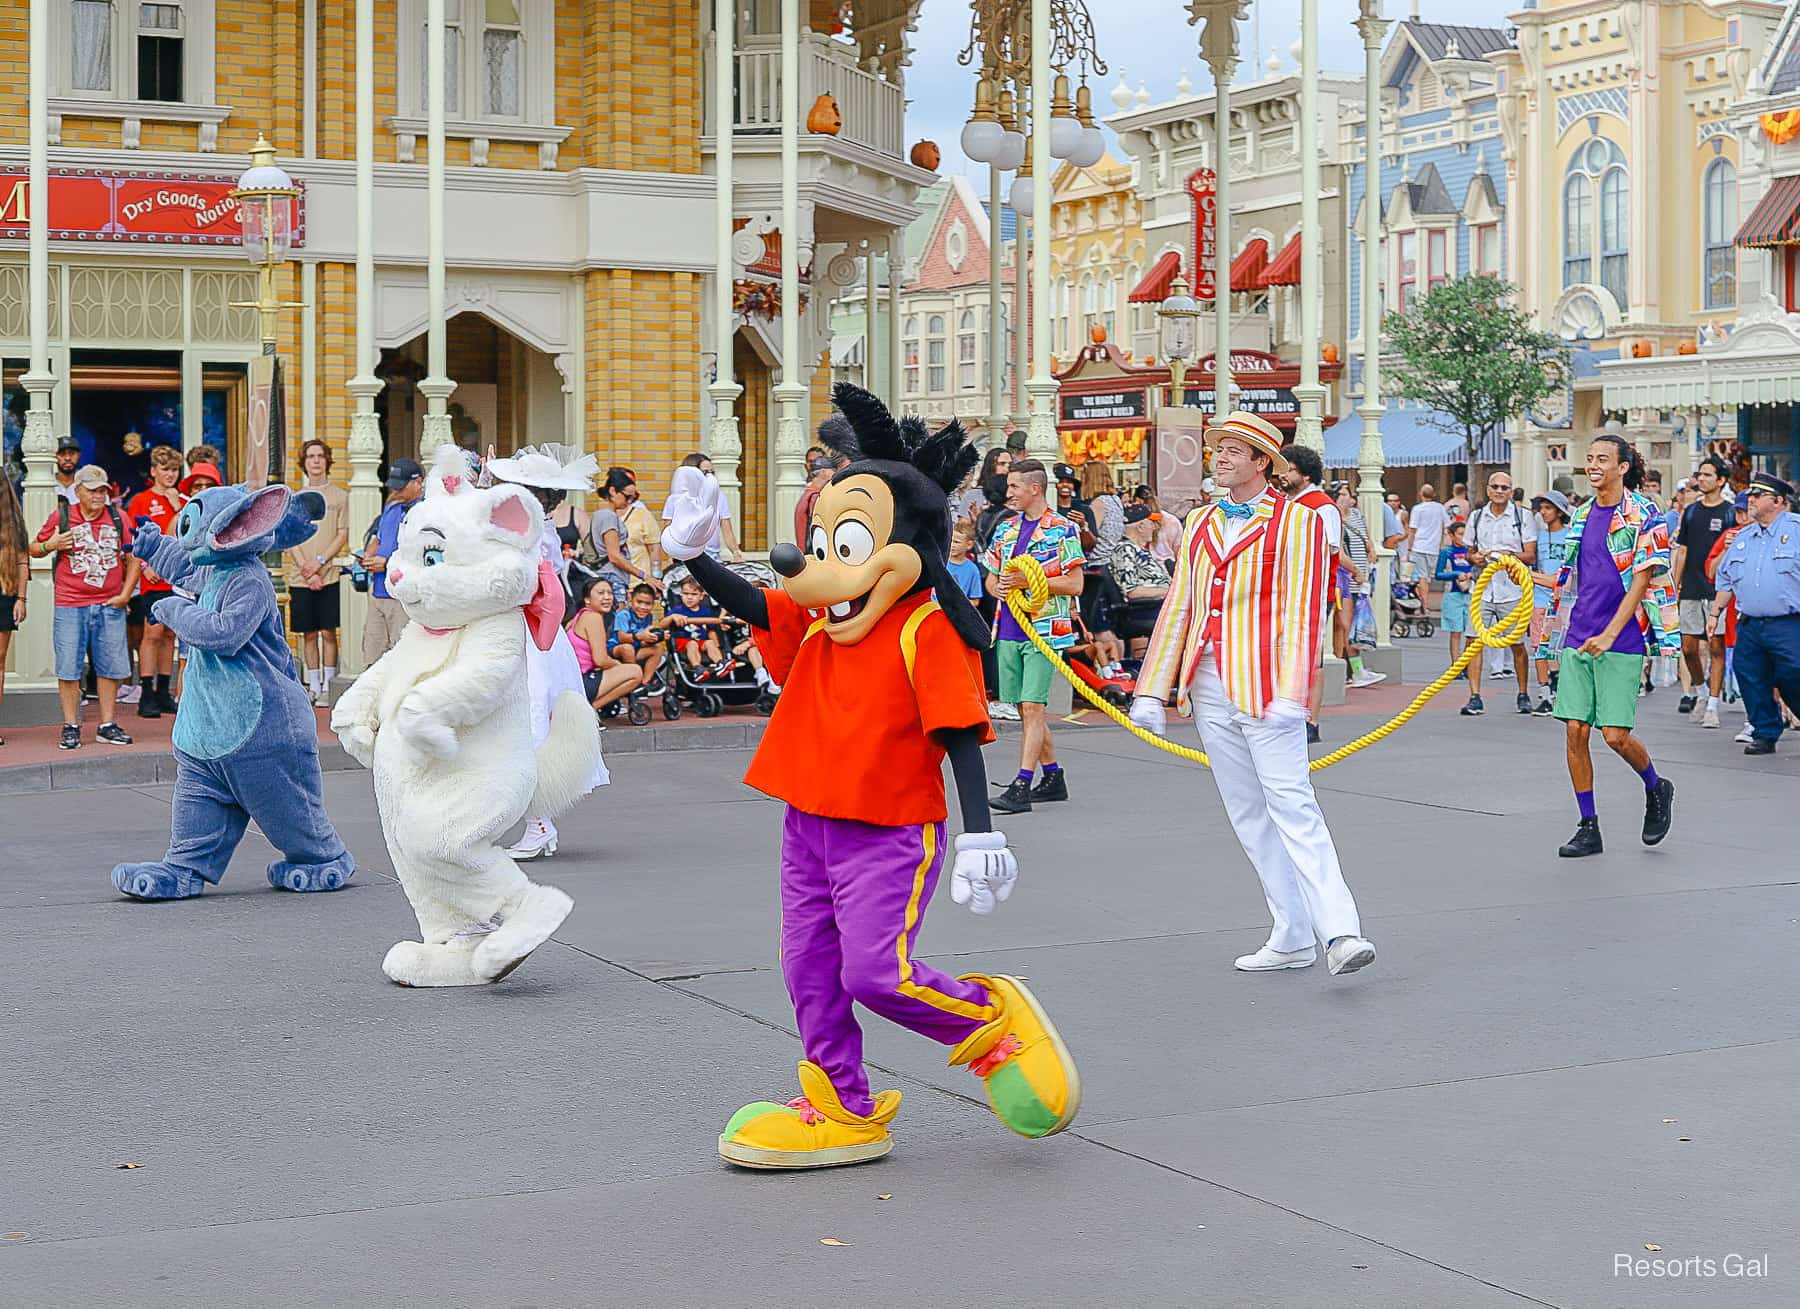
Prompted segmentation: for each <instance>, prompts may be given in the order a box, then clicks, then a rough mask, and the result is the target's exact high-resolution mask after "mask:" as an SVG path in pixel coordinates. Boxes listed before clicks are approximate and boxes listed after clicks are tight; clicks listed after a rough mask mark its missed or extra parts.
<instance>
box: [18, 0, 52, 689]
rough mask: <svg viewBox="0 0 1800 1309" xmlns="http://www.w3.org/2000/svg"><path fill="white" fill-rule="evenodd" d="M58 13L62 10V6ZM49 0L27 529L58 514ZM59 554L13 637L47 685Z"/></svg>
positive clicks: (34, 82) (32, 205)
mask: <svg viewBox="0 0 1800 1309" xmlns="http://www.w3.org/2000/svg"><path fill="white" fill-rule="evenodd" d="M59 8H60V6H59ZM49 11H50V0H31V10H30V30H29V32H28V33H27V38H26V39H27V45H28V46H29V64H30V72H29V74H28V79H29V88H28V95H29V99H30V107H29V109H28V110H27V113H26V117H27V120H28V124H27V130H28V132H29V134H30V137H31V145H30V151H31V159H30V163H29V165H28V167H29V176H28V178H27V179H26V184H25V185H26V192H25V196H26V205H27V207H28V217H27V221H28V223H29V227H30V231H29V245H28V256H27V257H28V259H29V261H30V262H29V265H28V269H27V283H28V291H27V294H28V296H29V297H30V300H31V305H30V309H29V314H30V319H31V326H30V331H31V359H30V364H29V367H28V368H27V369H26V371H25V374H24V376H22V377H20V378H19V385H21V386H23V387H24V388H25V392H26V394H27V395H28V396H29V397H30V408H28V409H27V410H26V411H25V439H24V444H23V447H22V451H21V453H23V455H24V457H25V525H26V528H27V529H28V530H30V531H36V529H37V525H38V524H39V523H41V522H43V521H44V520H45V519H47V518H49V517H50V515H51V514H52V513H54V512H55V510H56V476H55V473H54V472H53V470H54V469H55V467H56V429H55V418H54V415H53V414H52V413H51V410H50V396H51V394H52V393H53V392H54V391H55V390H56V374H54V373H52V372H51V371H50V205H49V194H50V118H49V99H48V96H49V93H50V23H49V18H50V12H49ZM55 562H56V561H55V558H54V556H52V557H48V558H44V559H34V560H32V561H31V585H30V587H29V588H28V590H27V594H26V606H27V608H28V609H29V610H30V612H31V618H32V621H30V622H27V623H26V624H25V625H24V626H23V627H22V628H20V630H19V634H18V635H17V636H16V637H15V638H14V642H15V644H16V646H17V653H16V655H15V657H16V659H17V660H18V665H17V667H18V670H19V675H20V678H21V680H26V681H34V680H48V679H49V678H50V676H51V674H52V672H53V671H54V662H55V661H54V658H53V656H52V651H51V644H50V625H51V624H50V619H51V609H52V598H51V578H50V569H51V565H52V564H54V563H55Z"/></svg>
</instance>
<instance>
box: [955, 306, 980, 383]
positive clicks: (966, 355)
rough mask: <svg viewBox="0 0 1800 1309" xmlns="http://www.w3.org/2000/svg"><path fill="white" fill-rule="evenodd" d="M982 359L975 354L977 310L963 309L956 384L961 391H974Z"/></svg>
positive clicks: (958, 336) (957, 343)
mask: <svg viewBox="0 0 1800 1309" xmlns="http://www.w3.org/2000/svg"><path fill="white" fill-rule="evenodd" d="M980 366H981V365H980V360H979V359H978V358H977V357H976V354H975V311H974V310H973V309H965V310H963V313H962V317H961V318H960V319H959V320H958V321H957V326H956V385H957V389H958V390H960V391H974V390H975V389H976V386H977V381H978V379H977V377H976V372H977V370H978V369H979V368H980Z"/></svg>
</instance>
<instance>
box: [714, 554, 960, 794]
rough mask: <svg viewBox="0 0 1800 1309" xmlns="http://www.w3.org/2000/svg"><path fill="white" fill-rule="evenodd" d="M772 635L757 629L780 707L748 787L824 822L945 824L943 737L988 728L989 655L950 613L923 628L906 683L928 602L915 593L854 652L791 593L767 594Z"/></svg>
mask: <svg viewBox="0 0 1800 1309" xmlns="http://www.w3.org/2000/svg"><path fill="white" fill-rule="evenodd" d="M763 595H764V597H765V598H766V599H767V600H768V603H769V630H768V631H763V630H762V629H761V628H757V629H755V636H756V644H757V647H758V648H759V649H760V650H761V651H762V652H763V657H764V658H765V659H767V660H768V664H769V676H770V677H772V678H774V679H775V680H776V681H777V682H778V683H780V684H781V699H780V700H779V701H778V702H777V703H776V706H775V714H774V716H773V717H772V718H770V719H769V726H768V730H767V731H765V732H764V733H763V739H762V744H761V745H760V746H758V747H757V751H756V757H755V758H754V759H752V760H751V761H750V771H749V772H748V773H747V774H745V776H744V781H745V782H746V783H748V784H749V785H751V786H754V787H755V788H756V789H757V790H759V791H761V792H763V793H764V794H765V795H770V796H773V797H774V798H775V799H777V800H785V801H786V802H787V803H788V804H790V805H792V806H793V807H794V808H796V809H799V810H801V811H803V812H805V813H809V814H813V815H816V816H817V817H820V818H847V819H852V820H854V821H857V822H864V823H876V824H879V825H881V826H883V827H904V826H910V825H912V824H914V823H938V822H942V821H943V820H944V818H945V816H946V813H947V810H946V808H945V804H944V748H943V746H942V745H940V744H939V742H938V739H937V737H936V735H934V734H935V733H937V732H943V731H949V730H953V729H956V728H960V727H976V728H980V729H981V740H982V744H984V745H985V744H986V743H987V742H989V741H992V740H993V739H994V729H993V725H992V724H991V723H989V722H988V714H987V693H986V691H985V690H984V689H983V685H982V679H981V656H980V655H979V654H978V653H977V652H975V651H974V650H971V649H970V648H969V647H968V646H967V645H965V644H964V643H963V639H962V637H960V636H958V635H957V634H956V629H955V628H954V627H953V626H951V624H950V620H949V619H948V618H946V617H944V615H943V614H941V613H933V614H930V615H928V616H927V617H926V618H925V619H924V621H922V622H921V623H920V624H919V627H918V630H917V633H916V636H917V638H918V654H917V657H916V658H915V659H914V661H913V675H912V678H911V680H910V681H909V680H908V678H907V674H906V659H905V656H904V655H903V654H902V653H901V649H900V636H901V630H902V629H903V628H904V627H905V626H906V620H907V617H908V615H910V614H911V613H912V612H913V611H914V610H915V609H917V608H918V607H919V606H920V605H922V604H925V603H926V602H927V601H928V600H929V599H930V596H929V595H928V594H926V593H924V592H921V593H920V594H918V595H914V596H908V597H907V598H906V599H904V600H902V601H901V602H900V603H899V604H897V605H895V606H894V607H893V608H892V609H890V610H889V611H888V612H887V613H886V614H884V615H883V616H882V619H881V621H880V622H878V623H876V624H875V626H874V628H873V629H872V630H871V631H870V632H869V634H868V635H867V636H865V637H864V638H863V639H862V640H861V641H858V642H857V643H856V644H855V645H839V644H838V643H837V642H835V641H833V640H832V639H831V638H830V637H828V636H826V635H825V633H824V632H822V631H821V632H818V633H816V634H814V636H813V637H812V638H811V639H810V640H808V639H807V637H806V632H807V629H808V628H809V627H810V626H811V624H812V615H810V614H809V613H808V612H807V611H806V610H805V609H802V608H801V607H800V606H799V605H798V604H796V603H795V602H794V600H793V599H792V598H791V597H790V596H789V595H788V594H787V592H785V591H781V590H770V591H764V592H763Z"/></svg>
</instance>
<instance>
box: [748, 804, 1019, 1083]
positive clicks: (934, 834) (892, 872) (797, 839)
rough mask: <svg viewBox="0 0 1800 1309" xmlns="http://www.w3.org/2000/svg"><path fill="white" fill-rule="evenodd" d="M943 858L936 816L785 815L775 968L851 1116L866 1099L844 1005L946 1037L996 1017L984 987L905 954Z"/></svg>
mask: <svg viewBox="0 0 1800 1309" xmlns="http://www.w3.org/2000/svg"><path fill="white" fill-rule="evenodd" d="M943 864H944V825H943V824H942V823H932V824H927V825H923V826H917V827H878V826H876V825H874V824H873V823H857V822H851V821H849V820H848V819H843V818H819V817H816V816H814V815H813V814H808V813H803V812H801V811H800V810H798V809H794V808H792V807H790V808H789V809H788V811H787V819H786V821H785V822H784V823H783V825H782V829H781V973H782V976H783V977H784V978H786V979H787V988H788V994H789V995H790V996H791V997H793V1001H794V1021H795V1022H796V1023H797V1024H798V1025H799V1028H800V1043H801V1046H802V1048H803V1049H804V1050H805V1051H806V1057H807V1058H808V1059H810V1060H811V1061H812V1062H813V1063H815V1064H817V1065H819V1067H821V1068H823V1069H824V1070H825V1072H826V1075H827V1076H829V1077H830V1078H831V1084H832V1086H833V1087H835V1088H836V1089H837V1093H838V1096H839V1098H840V1099H841V1100H842V1101H843V1103H844V1107H845V1108H846V1109H848V1110H849V1111H850V1112H851V1113H855V1114H866V1113H868V1112H869V1111H870V1110H871V1109H873V1108H874V1106H875V1102H874V1100H873V1099H872V1098H871V1097H870V1095H869V1078H868V1075H867V1074H866V1073H865V1072H864V1071H863V1042H862V1028H860V1027H859V1026H857V1023H856V1015H855V1013H854V1012H853V1011H852V1009H851V1004H852V1002H855V1003H857V1004H860V1005H862V1007H863V1008H865V1009H867V1010H869V1011H870V1012H871V1013H875V1014H879V1015H881V1017H883V1018H886V1019H887V1020H889V1021H890V1022H895V1023H899V1024H900V1026H902V1027H905V1028H908V1029H910V1030H912V1031H915V1032H917V1033H919V1034H920V1035H921V1036H928V1037H930V1038H931V1039H932V1040H934V1041H937V1042H939V1043H940V1044H943V1045H956V1044H958V1043H959V1042H961V1041H963V1040H964V1039H965V1038H967V1037H968V1036H969V1035H971V1034H972V1033H973V1032H974V1031H975V1030H976V1029H977V1028H979V1027H980V1026H981V1025H982V1024H983V1023H986V1022H987V1021H988V1020H989V1019H991V1018H992V1017H993V1016H994V1010H993V1009H992V1008H991V1007H990V1006H989V1004H988V993H987V988H986V987H983V986H977V985H974V984H971V983H969V982H959V981H957V980H956V979H955V978H953V977H948V976H946V975H945V974H943V973H940V972H938V971H937V970H936V969H935V968H931V967H929V966H927V965H925V964H922V963H919V962H917V961H916V960H915V959H913V957H912V950H913V942H914V940H915V939H916V938H917V937H918V935H919V924H920V923H921V922H922V921H923V920H924V917H925V906H926V905H927V904H929V903H930V901H931V892H932V889H933V888H934V887H935V886H936V885H937V879H938V871H939V870H940V869H941V868H942V867H943Z"/></svg>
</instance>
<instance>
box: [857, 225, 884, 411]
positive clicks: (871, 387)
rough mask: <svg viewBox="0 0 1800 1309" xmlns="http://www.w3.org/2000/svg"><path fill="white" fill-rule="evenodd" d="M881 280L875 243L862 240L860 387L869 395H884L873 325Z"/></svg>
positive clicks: (877, 314)
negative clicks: (861, 359) (861, 358)
mask: <svg viewBox="0 0 1800 1309" xmlns="http://www.w3.org/2000/svg"><path fill="white" fill-rule="evenodd" d="M880 288H881V282H880V281H879V280H878V278H877V275H876V272H875V243H874V242H873V241H864V242H863V379H862V388H863V390H865V391H867V392H868V393H869V394H870V395H885V394H886V392H884V391H883V390H882V389H881V386H880V384H879V382H878V381H877V380H876V371H877V370H876V368H875V361H876V360H877V359H879V358H880V357H881V354H880V351H879V349H878V348H877V346H876V337H875V325H876V324H877V323H879V322H880V321H881V297H880Z"/></svg>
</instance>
